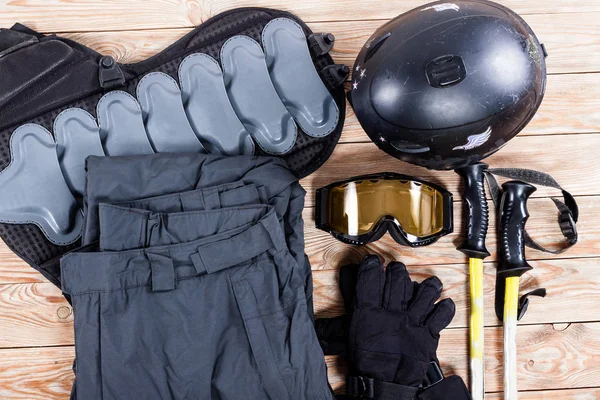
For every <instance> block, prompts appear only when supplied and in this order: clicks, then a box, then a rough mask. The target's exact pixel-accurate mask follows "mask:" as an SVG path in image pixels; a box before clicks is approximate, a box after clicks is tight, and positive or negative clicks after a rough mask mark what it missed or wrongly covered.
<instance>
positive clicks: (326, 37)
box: [308, 33, 335, 57]
mask: <svg viewBox="0 0 600 400" xmlns="http://www.w3.org/2000/svg"><path fill="white" fill-rule="evenodd" d="M334 43H335V36H333V35H332V34H331V33H312V34H311V35H310V36H309V37H308V48H309V49H310V52H311V54H312V55H313V57H320V56H324V55H325V54H327V53H329V52H330V51H331V49H332V48H333V44H334Z"/></svg>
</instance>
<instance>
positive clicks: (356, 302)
mask: <svg viewBox="0 0 600 400" xmlns="http://www.w3.org/2000/svg"><path fill="white" fill-rule="evenodd" d="M340 289H341V292H342V296H343V298H344V303H345V305H346V309H347V312H348V314H347V315H342V316H340V317H335V318H328V319H317V320H316V327H317V336H318V337H319V342H320V344H321V346H322V348H323V349H324V350H325V351H328V350H329V351H331V352H335V354H341V355H345V356H347V357H348V358H349V361H350V375H349V376H348V377H347V380H346V395H339V396H337V399H338V400H347V399H352V398H364V399H378V400H413V399H415V400H417V399H421V396H423V397H422V398H423V399H425V400H438V399H439V400H441V399H448V398H452V399H458V400H463V399H470V395H469V393H468V391H467V389H466V386H465V384H464V382H463V381H462V379H461V378H460V377H458V376H452V377H450V378H446V379H445V378H444V377H443V375H442V373H441V369H440V367H439V364H438V362H437V355H436V351H437V345H438V340H439V333H440V331H441V330H442V329H444V328H445V327H446V326H447V325H448V324H449V323H450V322H451V321H452V318H453V317H454V313H455V305H454V302H453V301H452V300H451V299H445V300H442V301H440V302H437V303H436V301H437V300H438V299H439V298H440V296H441V291H442V283H441V282H440V281H439V279H438V278H437V277H431V278H428V279H426V280H425V281H423V282H422V283H417V282H413V281H411V280H410V277H409V275H408V272H407V270H406V267H405V266H404V264H402V263H399V262H391V263H390V264H388V266H387V268H385V269H384V266H383V264H382V263H381V260H380V259H379V257H377V256H367V257H365V259H364V260H363V262H362V263H361V264H360V266H358V267H356V266H346V267H342V269H341V270H340ZM348 320H350V321H351V323H350V325H349V326H348V325H347V321H348ZM345 335H348V337H345ZM345 340H347V341H348V344H347V346H346V347H344V346H343V342H344V341H345ZM326 354H327V353H326ZM329 354H332V353H329Z"/></svg>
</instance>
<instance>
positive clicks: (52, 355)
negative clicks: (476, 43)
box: [0, 323, 600, 400]
mask: <svg viewBox="0 0 600 400" xmlns="http://www.w3.org/2000/svg"><path fill="white" fill-rule="evenodd" d="M598 335H600V323H571V324H562V325H559V324H557V325H552V324H545V325H526V326H519V328H518V330H517V346H518V348H519V353H518V354H517V362H518V374H519V389H520V390H523V391H531V390H548V389H564V388H590V387H594V386H595V385H597V384H598V381H597V376H598V374H600V365H599V364H598V362H597V359H598V357H600V346H598V340H597V337H598ZM485 340H486V355H485V363H486V391H488V392H499V391H501V390H502V382H501V380H502V328H499V327H498V328H496V327H493V328H486V329H485ZM438 354H439V358H440V363H441V364H442V366H443V370H444V373H445V374H459V375H462V376H466V374H467V360H468V357H467V330H466V329H464V328H461V329H447V330H445V331H444V332H443V333H442V336H441V339H440V346H439V350H438ZM73 357H74V348H73V347H72V346H60V347H42V348H38V349H35V348H26V349H1V350H0V382H1V383H2V385H0V398H2V399H31V400H38V399H40V400H41V399H44V400H47V399H59V398H67V393H68V392H69V390H70V382H71V380H72V373H71V366H72V359H73ZM326 360H327V364H328V370H329V376H330V379H329V380H330V383H331V385H332V387H333V388H334V389H337V390H338V391H339V389H340V388H341V386H342V385H343V378H342V376H343V371H345V370H346V365H345V361H344V360H341V359H339V357H335V356H328V357H326ZM537 398H539V397H537Z"/></svg>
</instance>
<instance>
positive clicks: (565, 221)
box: [558, 210, 578, 244]
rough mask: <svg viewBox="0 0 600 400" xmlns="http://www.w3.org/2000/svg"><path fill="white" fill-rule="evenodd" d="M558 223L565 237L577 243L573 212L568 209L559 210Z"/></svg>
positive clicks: (572, 242) (570, 241)
mask: <svg viewBox="0 0 600 400" xmlns="http://www.w3.org/2000/svg"><path fill="white" fill-rule="evenodd" d="M558 225H559V226H560V231H561V232H562V234H563V236H564V237H566V238H567V240H568V241H569V243H571V244H575V243H577V237H578V235H577V224H576V223H575V219H574V218H573V214H572V213H571V211H569V210H561V212H560V215H559V216H558Z"/></svg>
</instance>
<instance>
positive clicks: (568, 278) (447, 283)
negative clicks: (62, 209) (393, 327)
mask: <svg viewBox="0 0 600 400" xmlns="http://www.w3.org/2000/svg"><path fill="white" fill-rule="evenodd" d="M344 255H346V257H347V255H348V253H342V257H343V256H344ZM386 255H388V254H386ZM388 256H389V255H388ZM396 259H398V260H405V258H404V257H398V258H396ZM351 262H357V259H356V258H354V257H347V258H345V259H343V260H338V262H337V263H336V264H333V263H332V264H330V265H327V267H329V268H330V269H327V270H315V271H314V272H313V280H314V293H315V311H316V314H317V316H318V317H319V318H325V317H329V316H335V315H340V314H343V313H344V310H343V304H342V301H341V297H340V293H339V289H338V281H337V276H338V275H337V268H339V267H340V265H345V264H346V263H351ZM386 262H389V259H387V260H386ZM531 264H532V266H533V267H534V269H533V271H531V272H530V273H528V274H526V275H525V276H524V277H523V280H522V282H521V291H522V292H523V293H525V292H527V291H529V290H533V289H536V288H539V287H545V288H546V289H547V291H548V295H547V296H546V298H544V299H540V298H537V297H534V298H532V299H531V306H530V308H529V311H528V312H527V314H526V316H525V317H524V319H523V320H522V323H525V324H540V323H554V322H585V321H594V320H600V307H599V306H598V304H600V258H589V259H566V260H550V261H548V260H547V261H531ZM407 265H408V269H409V272H410V273H411V277H412V278H413V279H415V280H417V281H422V280H424V279H425V278H427V277H429V276H431V275H434V274H435V275H437V276H438V277H439V278H440V279H441V280H442V282H443V283H444V288H445V289H444V293H443V296H444V297H450V298H452V299H453V300H454V302H455V303H456V317H455V318H454V320H453V321H452V325H451V327H453V328H465V327H467V326H468V312H469V299H468V295H467V293H468V276H467V271H468V269H467V266H466V263H464V264H451V265H447V264H445V265H427V266H424V265H420V266H418V265H413V264H410V263H408V262H407ZM495 268H496V265H495V264H494V263H491V262H489V263H485V286H484V287H485V304H486V308H485V324H486V326H499V325H500V322H499V321H498V319H497V318H496V316H495V314H494V306H493V305H494V293H495V273H496V269H495ZM574 308H577V309H581V310H586V311H585V312H582V313H573V309H574ZM548 310H552V312H551V313H549V312H547V311H548ZM72 324H73V316H72V313H71V307H70V306H69V304H68V303H67V302H66V301H65V300H64V298H63V297H62V295H61V292H60V290H59V289H58V288H56V287H55V286H54V285H52V284H50V283H36V284H12V285H3V286H0V348H10V347H32V346H65V345H72V344H73V343H74V342H73V325H72Z"/></svg>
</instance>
